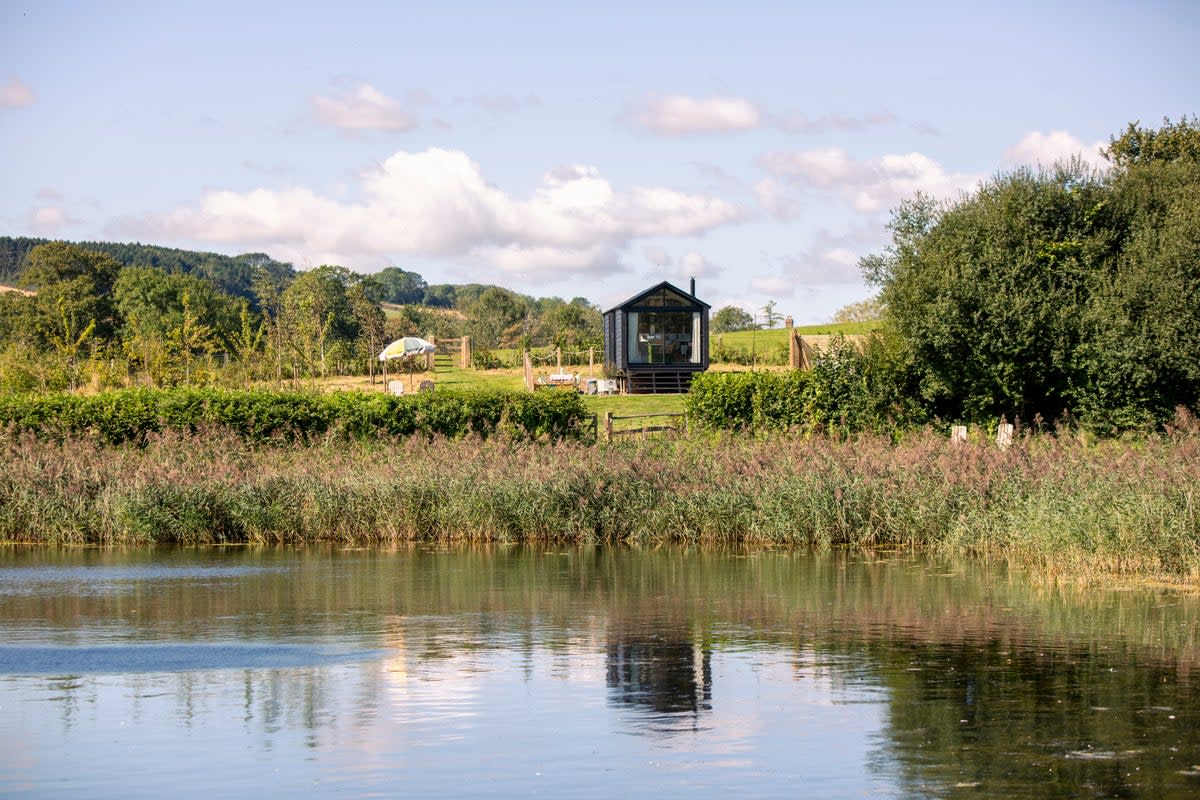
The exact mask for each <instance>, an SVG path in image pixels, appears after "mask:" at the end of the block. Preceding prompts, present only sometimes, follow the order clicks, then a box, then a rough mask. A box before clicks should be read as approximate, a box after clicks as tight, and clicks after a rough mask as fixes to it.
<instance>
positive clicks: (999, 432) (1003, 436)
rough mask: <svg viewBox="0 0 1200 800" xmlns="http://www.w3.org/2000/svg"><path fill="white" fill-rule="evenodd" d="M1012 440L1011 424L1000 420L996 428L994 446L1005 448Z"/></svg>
mask: <svg viewBox="0 0 1200 800" xmlns="http://www.w3.org/2000/svg"><path fill="white" fill-rule="evenodd" d="M1012 440H1013V424H1012V423H1011V422H1005V421H1004V420H1003V419H1002V420H1000V425H999V426H998V427H997V428H996V446H997V447H999V448H1000V449H1001V450H1007V449H1008V447H1009V445H1011V444H1012Z"/></svg>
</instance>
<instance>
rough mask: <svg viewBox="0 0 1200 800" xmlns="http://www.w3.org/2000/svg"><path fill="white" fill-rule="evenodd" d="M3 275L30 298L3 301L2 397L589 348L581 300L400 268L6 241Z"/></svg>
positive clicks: (588, 318)
mask: <svg viewBox="0 0 1200 800" xmlns="http://www.w3.org/2000/svg"><path fill="white" fill-rule="evenodd" d="M14 263H15V264H17V266H15V267H14ZM0 275H3V276H4V277H3V278H2V279H0V282H3V283H5V284H9V285H13V286H16V287H20V288H22V289H26V290H29V291H30V292H31V293H22V292H0V391H31V390H39V389H40V390H57V389H73V388H77V387H79V386H80V385H82V384H92V385H95V386H98V387H100V386H124V385H137V384H142V385H151V386H177V385H212V384H222V385H230V386H236V385H245V384H248V383H253V382H257V381H274V382H276V383H281V382H284V381H297V380H303V379H309V378H315V377H324V376H329V375H346V374H362V373H365V372H368V371H370V370H372V369H373V367H374V357H375V355H376V354H377V353H378V352H379V351H380V350H381V349H382V347H383V346H384V345H385V344H386V343H387V342H388V341H391V340H392V339H395V338H398V337H400V336H407V335H420V336H425V335H433V336H436V337H439V338H448V337H457V336H462V335H468V336H471V337H472V339H473V341H474V342H475V343H476V346H477V348H478V350H479V352H480V353H481V357H482V358H483V359H484V360H487V359H488V357H489V350H490V349H492V348H497V347H511V346H527V347H536V346H547V345H554V344H557V345H560V346H565V347H570V346H576V345H580V346H586V345H588V344H596V343H597V342H598V341H599V339H600V313H599V310H598V309H597V308H595V307H594V306H593V305H592V304H591V303H589V302H588V301H587V300H586V299H584V298H575V299H573V300H571V301H565V300H562V299H561V298H533V297H528V296H525V295H521V294H518V293H516V292H512V291H509V290H507V289H503V288H500V287H496V286H483V285H465V286H458V285H451V284H445V285H438V286H428V285H427V284H426V283H425V281H424V280H423V279H422V278H421V276H420V275H418V274H416V273H413V272H408V271H405V270H402V269H400V268H398V267H388V268H386V269H384V270H381V271H380V272H378V273H375V274H373V275H363V274H360V273H357V272H354V271H353V270H350V269H348V268H346V267H343V266H338V265H322V266H319V267H316V268H314V269H309V270H303V271H297V270H295V269H294V268H293V267H292V266H291V265H290V264H286V263H283V262H278V261H275V260H273V259H271V258H270V257H268V256H266V255H265V254H261V253H249V254H243V255H240V256H220V255H217V254H212V253H196V252H192V251H186V250H173V249H170V248H161V247H155V246H150V245H121V244H111V243H83V244H71V243H67V242H57V241H45V240H36V239H24V238H19V239H18V238H10V237H3V238H0ZM401 303H403V304H404V305H400V304H401Z"/></svg>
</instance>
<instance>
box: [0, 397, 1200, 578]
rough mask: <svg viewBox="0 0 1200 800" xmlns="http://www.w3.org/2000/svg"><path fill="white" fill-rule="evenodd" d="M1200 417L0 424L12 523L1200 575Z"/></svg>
mask: <svg viewBox="0 0 1200 800" xmlns="http://www.w3.org/2000/svg"><path fill="white" fill-rule="evenodd" d="M1198 500H1200V425H1197V423H1196V422H1195V421H1194V420H1192V419H1191V418H1190V417H1187V416H1186V415H1185V416H1181V417H1180V419H1179V420H1178V421H1177V423H1176V424H1174V425H1172V426H1171V427H1170V428H1169V430H1168V432H1167V433H1165V434H1163V435H1161V436H1155V437H1151V438H1149V439H1140V440H1138V441H1136V442H1126V441H1121V440H1108V441H1103V442H1100V443H1085V442H1082V441H1080V439H1079V438H1078V437H1076V436H1072V435H1066V434H1064V435H1049V434H1047V435H1040V436H1030V437H1024V438H1019V439H1018V441H1017V442H1015V443H1014V444H1013V446H1011V447H1009V448H1007V449H1005V450H1000V449H998V448H996V447H995V445H994V444H992V443H989V442H986V441H982V440H979V441H969V442H966V443H951V442H949V441H948V440H947V439H945V438H944V437H942V436H939V435H935V434H933V433H931V432H928V431H919V432H913V433H910V434H908V435H906V436H904V437H903V438H902V439H901V440H900V441H899V442H893V441H892V440H891V439H889V438H885V437H877V436H871V435H863V436H858V437H853V438H848V439H842V440H839V439H835V438H833V437H828V436H816V437H808V438H802V437H794V436H782V435H777V436H767V437H763V436H759V437H750V436H744V435H738V436H727V437H724V438H722V439H719V440H712V439H705V440H700V439H680V440H662V439H660V440H647V441H631V442H623V443H620V444H612V445H601V446H598V447H597V446H588V445H584V444H582V443H579V442H574V441H564V442H559V443H557V444H540V445H539V444H530V443H520V442H515V441H513V440H511V439H507V438H504V437H491V438H488V439H486V440H484V439H481V438H478V437H468V438H465V439H459V440H453V439H445V438H435V439H428V438H424V437H406V438H403V439H389V440H386V441H381V440H378V439H362V440H350V441H347V440H346V439H345V438H343V437H336V436H331V437H329V438H326V439H323V440H318V441H316V442H313V443H311V444H306V445H298V444H288V445H280V444H269V443H268V444H254V443H251V442H248V441H247V440H246V439H244V438H241V437H238V436H235V435H234V434H232V433H230V432H228V431H226V430H223V429H214V430H201V431H198V432H196V433H191V434H189V433H182V432H176V431H167V432H163V433H156V434H150V435H148V436H146V437H145V439H144V441H143V442H142V443H141V445H140V446H132V445H123V446H118V447H114V446H111V445H108V444H105V443H104V442H102V441H101V440H100V439H99V438H97V437H95V436H67V437H65V438H61V439H55V440H46V439H38V438H36V437H35V436H34V435H33V434H30V433H17V432H15V431H13V430H12V429H9V430H8V431H7V432H6V433H4V434H2V435H0V539H3V540H5V541H9V542H41V543H54V544H108V545H112V544H148V543H164V542H172V543H184V544H206V543H218V542H227V543H228V542H257V543H307V542H319V541H333V542H341V543H354V544H373V543H381V542H399V541H531V542H548V543H581V542H592V543H596V542H599V543H615V542H634V543H640V544H645V545H653V544H657V543H666V542H686V543H699V544H728V543H749V544H756V545H789V546H803V547H816V548H827V547H873V548H880V547H883V548H914V549H919V550H923V551H927V552H933V553H946V554H961V555H976V556H983V557H987V558H999V559H1009V560H1012V561H1014V562H1019V563H1021V564H1025V565H1029V566H1032V567H1034V568H1037V569H1039V570H1041V571H1043V572H1045V573H1047V574H1050V575H1058V576H1068V577H1083V576H1099V575H1147V576H1151V575H1152V576H1168V577H1173V578H1175V579H1185V580H1196V579H1197V578H1200V503H1198Z"/></svg>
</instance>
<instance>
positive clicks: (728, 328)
mask: <svg viewBox="0 0 1200 800" xmlns="http://www.w3.org/2000/svg"><path fill="white" fill-rule="evenodd" d="M753 327H754V317H753V316H752V315H751V314H750V312H748V311H745V310H744V309H741V308H738V307H737V306H725V307H723V308H721V309H719V310H718V311H717V312H716V313H714V314H713V315H712V319H711V320H709V330H711V331H712V332H713V333H732V332H733V331H748V330H750V329H752V328H753Z"/></svg>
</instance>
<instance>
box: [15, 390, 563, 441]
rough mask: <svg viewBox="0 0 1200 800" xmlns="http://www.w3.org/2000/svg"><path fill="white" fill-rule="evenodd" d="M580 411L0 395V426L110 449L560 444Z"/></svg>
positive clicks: (546, 396) (361, 401) (487, 399)
mask: <svg viewBox="0 0 1200 800" xmlns="http://www.w3.org/2000/svg"><path fill="white" fill-rule="evenodd" d="M584 413H585V410H584V405H583V400H582V399H581V398H580V397H579V395H575V394H571V393H568V392H546V393H539V394H528V393H524V392H507V391H482V390H467V391H455V390H445V391H437V392H433V393H429V394H419V395H408V396H403V397H395V396H393V395H389V394H384V393H382V392H380V393H366V392H335V393H332V394H327V395H321V394H315V393H311V392H278V391H268V390H253V391H223V390H218V389H194V388H177V389H128V390H122V391H115V392H105V393H102V394H98V395H93V396H89V397H81V396H77V395H71V394H49V395H10V396H5V397H0V426H3V425H7V426H10V427H12V428H15V429H17V430H28V431H33V432H35V433H37V434H39V435H48V436H54V437H62V436H66V435H69V434H80V433H86V434H91V435H94V436H96V437H98V438H99V439H100V440H102V441H104V442H107V443H110V444H119V443H122V442H129V441H134V442H136V441H140V440H143V439H144V438H145V437H146V435H147V434H150V433H156V432H159V431H164V430H176V431H182V432H186V433H195V432H196V431H199V430H201V429H205V428H221V429H227V430H230V431H233V432H234V433H236V434H238V435H239V436H241V437H243V438H246V439H250V440H252V441H263V440H267V439H277V438H282V439H293V440H311V439H314V438H316V437H321V436H324V435H327V434H335V435H341V436H346V437H349V438H364V437H370V436H390V437H395V436H411V435H413V434H418V433H419V434H423V435H425V436H430V437H432V436H445V437H450V438H460V437H463V436H467V435H469V434H470V435H476V436H480V437H484V438H486V437H488V436H492V435H495V434H498V433H499V434H503V435H504V436H507V437H509V438H513V439H543V438H549V439H563V438H569V437H573V436H577V435H579V432H580V430H581V423H582V421H583V417H584Z"/></svg>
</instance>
